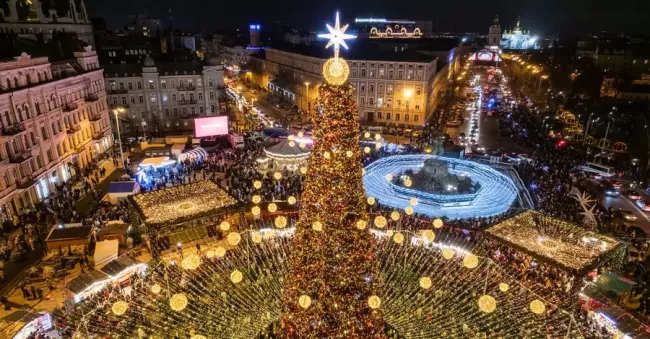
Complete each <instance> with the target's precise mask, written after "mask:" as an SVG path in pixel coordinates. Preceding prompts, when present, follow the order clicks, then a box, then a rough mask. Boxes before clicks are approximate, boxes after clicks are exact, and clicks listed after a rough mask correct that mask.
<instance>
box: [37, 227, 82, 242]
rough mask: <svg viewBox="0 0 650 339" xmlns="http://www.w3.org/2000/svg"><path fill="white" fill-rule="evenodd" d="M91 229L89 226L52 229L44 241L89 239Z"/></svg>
mask: <svg viewBox="0 0 650 339" xmlns="http://www.w3.org/2000/svg"><path fill="white" fill-rule="evenodd" d="M92 231H93V228H92V227H90V226H78V227H64V228H54V229H52V231H50V234H49V235H48V236H47V239H46V241H59V240H68V239H86V238H88V237H90V233H91V232H92Z"/></svg>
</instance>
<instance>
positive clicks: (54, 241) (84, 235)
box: [45, 224, 93, 255]
mask: <svg viewBox="0 0 650 339" xmlns="http://www.w3.org/2000/svg"><path fill="white" fill-rule="evenodd" d="M78 225H81V224H78ZM78 225H77V224H64V225H63V224H62V225H59V226H56V227H53V228H52V230H50V233H49V234H48V235H47V238H45V243H46V244H47V250H48V252H52V251H57V250H61V252H63V253H66V254H67V255H73V254H74V253H67V252H68V251H69V250H72V251H73V252H77V253H83V251H84V247H85V246H88V244H90V239H91V236H92V233H93V228H92V227H90V226H78Z"/></svg>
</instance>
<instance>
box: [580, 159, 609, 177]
mask: <svg viewBox="0 0 650 339" xmlns="http://www.w3.org/2000/svg"><path fill="white" fill-rule="evenodd" d="M580 168H581V169H582V170H583V171H585V172H590V173H597V174H600V175H601V176H603V177H613V176H615V175H616V169H615V168H614V167H611V166H606V165H601V164H596V163H593V162H588V163H587V164H585V165H583V166H581V167H580Z"/></svg>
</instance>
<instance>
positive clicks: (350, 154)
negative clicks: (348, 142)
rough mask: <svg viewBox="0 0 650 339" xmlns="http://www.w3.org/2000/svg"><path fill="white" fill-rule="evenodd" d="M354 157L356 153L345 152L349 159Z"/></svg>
mask: <svg viewBox="0 0 650 339" xmlns="http://www.w3.org/2000/svg"><path fill="white" fill-rule="evenodd" d="M353 155H354V153H352V151H346V152H345V156H346V157H348V158H352V156H353Z"/></svg>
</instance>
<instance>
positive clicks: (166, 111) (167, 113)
mask: <svg viewBox="0 0 650 339" xmlns="http://www.w3.org/2000/svg"><path fill="white" fill-rule="evenodd" d="M165 116H166V117H168V116H169V108H165Z"/></svg>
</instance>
